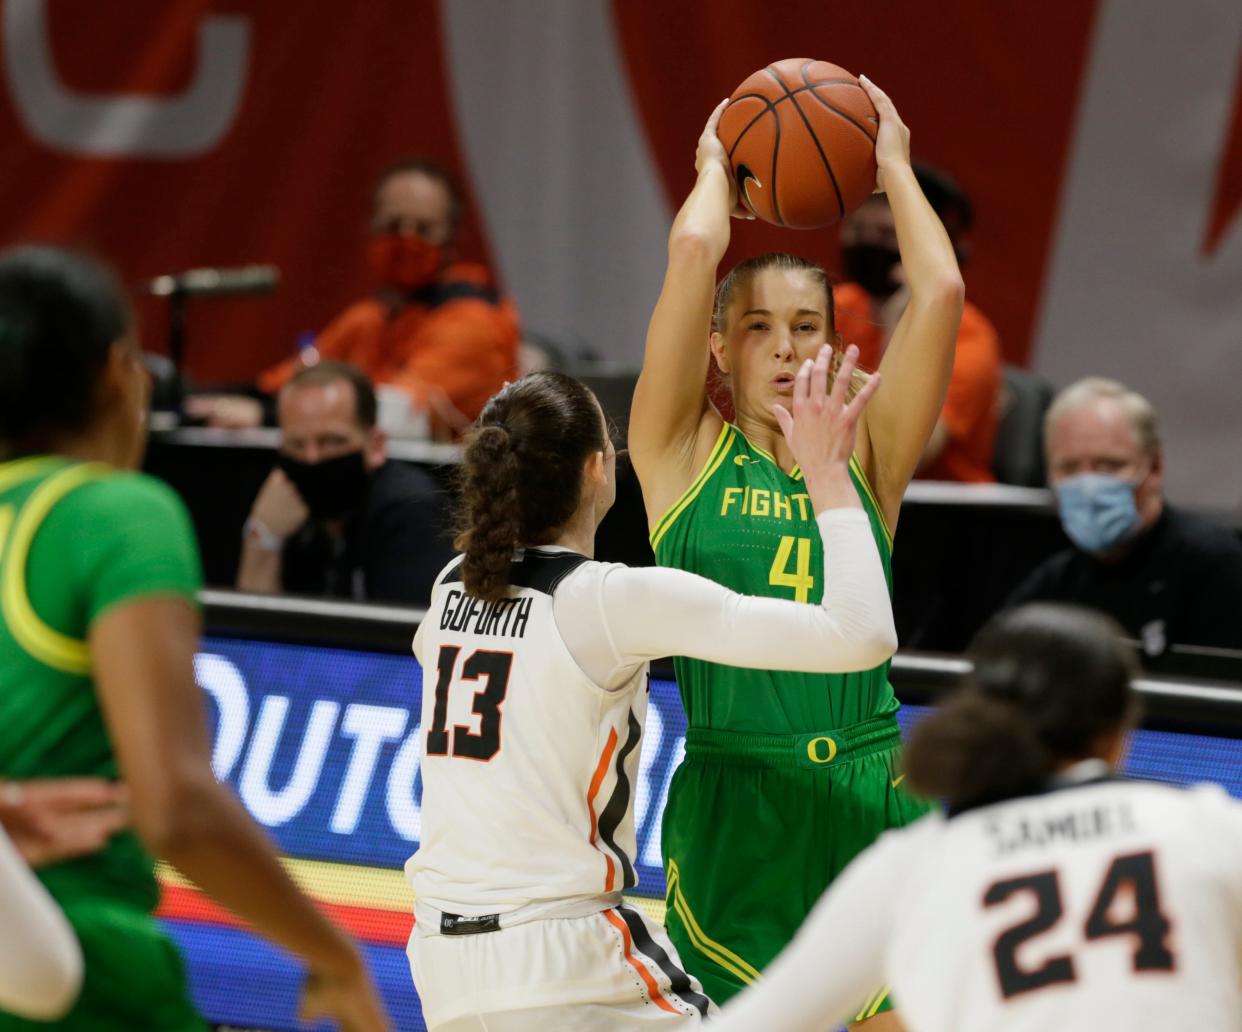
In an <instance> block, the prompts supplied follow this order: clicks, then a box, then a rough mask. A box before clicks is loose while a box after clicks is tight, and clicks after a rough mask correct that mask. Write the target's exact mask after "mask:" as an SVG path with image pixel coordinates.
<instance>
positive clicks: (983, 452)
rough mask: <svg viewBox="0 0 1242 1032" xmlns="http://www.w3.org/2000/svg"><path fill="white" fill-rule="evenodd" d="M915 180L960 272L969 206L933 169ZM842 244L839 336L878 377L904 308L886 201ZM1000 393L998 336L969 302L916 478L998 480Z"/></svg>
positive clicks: (850, 229) (836, 291)
mask: <svg viewBox="0 0 1242 1032" xmlns="http://www.w3.org/2000/svg"><path fill="white" fill-rule="evenodd" d="M915 175H916V176H917V177H918V181H919V185H920V186H921V187H922V188H923V193H924V194H925V195H926V196H927V200H928V202H929V203H930V204H931V206H932V208H933V209H934V210H935V212H936V214H937V215H938V216H939V217H940V221H941V222H942V223H943V224H944V227H945V230H946V232H948V234H949V239H950V240H951V241H952V242H953V248H954V250H955V251H956V252H957V260H958V264H959V265H965V264H966V260H967V258H968V257H969V254H968V248H967V246H966V243H965V234H966V232H967V231H968V230H969V229H970V225H971V221H972V209H971V205H970V200H969V198H968V197H967V196H966V195H965V193H963V192H962V190H961V188H960V187H959V186H958V185H957V184H956V183H955V182H953V180H952V179H950V178H949V177H948V176H946V175H944V174H943V173H940V172H937V171H935V170H934V169H930V168H927V167H926V166H915ZM840 239H841V264H842V275H843V277H844V280H845V282H843V283H840V284H838V285H837V286H836V287H834V288H833V292H832V293H833V303H834V304H835V306H836V323H837V329H838V330H839V331H840V333H841V337H842V340H843V341H844V342H845V343H847V344H857V345H858V350H859V365H860V366H861V367H862V368H864V369H875V368H877V367H878V366H879V364H880V358H881V356H882V355H883V354H884V349H885V347H887V345H888V341H889V338H890V337H891V336H892V333H893V330H894V329H895V328H896V326H897V321H898V319H900V318H901V315H902V313H903V312H904V311H905V307H906V302H907V301H908V300H909V291H908V290H907V289H906V286H905V277H904V275H903V274H902V268H901V255H900V253H899V252H898V250H897V227H896V224H895V223H894V221H893V213H892V211H891V210H890V209H889V206H888V201H887V200H886V199H885V197H884V196H883V195H882V194H873V195H872V196H871V197H870V198H869V199H868V200H867V201H866V203H864V204H863V205H862V206H861V207H860V208H859V209H858V210H857V211H855V212H854V213H852V214H851V215H850V216H849V217H848V218H846V220H845V221H844V222H843V223H842V224H841V237H840ZM1000 389H1001V350H1000V342H999V340H998V338H997V335H996V330H995V328H994V327H993V326H992V324H991V322H989V321H988V318H987V316H985V315H984V314H983V313H982V312H981V311H979V309H978V308H977V307H976V306H975V305H973V304H971V303H970V301H969V300H968V301H967V302H966V305H965V308H964V309H963V311H962V321H961V324H960V327H959V329H958V335H957V350H956V353H955V356H954V359H953V373H952V376H951V378H950V380H949V390H948V394H947V395H946V396H945V403H944V408H943V410H942V411H941V413H940V419H939V421H938V422H937V424H936V428H935V430H934V431H933V432H932V435H931V438H930V440H929V441H928V442H927V447H926V448H925V449H924V451H923V458H922V461H921V464H920V466H919V469H918V472H917V473H916V474H915V475H916V476H918V477H921V478H923V479H925V480H957V481H966V482H977V483H988V482H990V481H993V480H995V477H994V475H993V473H992V458H993V452H994V450H995V446H996V425H997V419H998V415H999V412H998V401H999V396H1000Z"/></svg>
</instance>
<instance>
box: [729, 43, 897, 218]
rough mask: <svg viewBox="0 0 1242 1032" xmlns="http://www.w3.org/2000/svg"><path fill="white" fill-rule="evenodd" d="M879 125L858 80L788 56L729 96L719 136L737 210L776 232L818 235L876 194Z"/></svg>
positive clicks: (830, 66) (840, 70) (833, 68)
mask: <svg viewBox="0 0 1242 1032" xmlns="http://www.w3.org/2000/svg"><path fill="white" fill-rule="evenodd" d="M879 126H880V119H879V116H878V115H877V114H876V111H875V106H874V105H873V104H872V103H871V98H870V97H868V96H867V94H866V92H865V91H864V90H863V88H862V86H861V85H859V82H858V79H857V78H856V77H854V76H853V75H851V74H850V73H849V72H847V71H846V70H845V69H844V68H839V67H838V66H837V65H834V64H829V63H828V62H826V61H813V60H811V59H810V58H803V57H790V58H786V59H785V60H784V61H777V62H776V63H775V64H770V65H768V66H767V67H766V68H763V69H761V70H760V71H757V72H755V74H754V75H752V76H750V78H748V79H747V80H746V81H745V82H743V83H742V84H741V85H740V86H739V87H738V88H737V89H736V90H734V91H733V96H732V97H730V98H729V104H728V106H727V107H726V108H725V109H724V112H723V113H722V114H721V116H720V125H719V127H718V128H717V130H716V134H717V136H719V138H720V142H721V143H722V144H723V145H724V149H725V153H727V154H728V155H729V161H730V162H731V163H732V166H733V174H734V177H735V178H736V180H737V189H738V197H739V199H740V200H741V202H742V204H744V205H745V206H746V207H747V208H749V209H750V210H751V211H752V212H754V214H755V215H757V216H758V217H759V218H761V219H763V220H764V221H765V222H771V223H773V224H774V225H777V226H788V227H789V228H790V229H818V228H819V227H821V226H830V225H832V223H834V222H836V221H838V220H839V219H841V218H844V217H845V215H846V214H847V213H848V212H850V211H853V210H854V209H855V208H857V207H858V206H859V205H860V204H862V202H863V201H865V200H866V199H867V196H868V195H869V194H870V193H871V191H872V190H874V189H875V174H876V165H875V136H876V132H877V131H878V130H879Z"/></svg>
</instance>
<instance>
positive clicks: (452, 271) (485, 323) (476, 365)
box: [186, 158, 519, 436]
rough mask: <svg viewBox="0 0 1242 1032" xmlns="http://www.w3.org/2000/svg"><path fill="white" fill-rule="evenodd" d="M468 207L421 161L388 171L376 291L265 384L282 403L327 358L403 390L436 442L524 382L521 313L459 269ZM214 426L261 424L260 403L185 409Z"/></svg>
mask: <svg viewBox="0 0 1242 1032" xmlns="http://www.w3.org/2000/svg"><path fill="white" fill-rule="evenodd" d="M461 214H462V200H461V196H460V194H459V193H458V191H457V188H456V186H455V185H454V184H453V182H452V180H451V179H450V178H449V177H448V175H447V174H446V173H445V172H444V171H443V170H442V169H440V168H439V167H438V166H436V165H435V164H433V163H432V162H430V161H426V160H424V159H422V158H412V159H408V160H404V161H400V162H398V163H396V164H395V165H392V166H391V167H390V168H389V169H388V170H387V171H385V172H384V173H383V175H381V176H380V179H379V181H378V183H377V184H376V188H375V195H374V210H373V213H372V218H371V226H370V235H369V237H368V239H367V243H366V260H367V264H368V266H369V268H370V270H371V273H372V276H373V278H374V281H375V283H376V290H375V293H374V294H373V295H372V296H370V297H367V298H364V299H362V300H360V301H356V302H355V303H353V304H352V305H350V306H349V307H348V308H346V309H345V311H343V312H342V313H341V314H340V315H339V316H337V317H336V318H335V319H334V320H333V321H332V322H331V323H329V324H328V326H326V327H325V328H324V330H323V331H322V332H321V333H320V334H319V335H318V337H316V339H315V346H314V347H313V348H310V349H307V350H306V351H304V352H303V354H302V355H301V356H299V357H298V358H295V359H290V360H288V361H286V362H283V363H281V364H280V365H278V366H275V367H273V368H271V369H268V370H267V371H266V372H264V373H262V374H261V375H260V376H259V378H258V382H257V385H258V388H259V389H260V391H262V392H263V393H264V394H267V395H272V394H275V393H276V392H277V391H278V390H280V388H281V387H282V386H283V385H284V384H285V383H286V382H287V381H288V380H289V378H290V377H291V376H292V375H293V374H294V373H295V372H297V370H298V369H300V368H304V367H305V366H307V365H309V364H312V363H313V362H314V361H317V360H320V359H336V360H339V361H343V362H352V363H353V364H354V365H356V366H358V367H359V368H360V369H362V370H363V371H364V372H365V373H366V374H367V375H368V376H370V377H371V379H372V381H373V382H374V383H377V384H383V385H386V386H392V387H397V388H400V389H402V390H404V391H405V392H406V393H407V394H408V395H409V397H410V401H411V403H412V405H413V406H414V407H415V408H416V409H419V410H422V411H423V412H425V413H426V414H427V415H428V417H429V420H430V423H431V426H432V428H433V430H435V431H437V432H438V433H437V435H438V436H444V435H447V434H449V433H453V432H458V431H460V430H462V429H464V428H465V427H467V426H469V425H470V423H471V422H473V420H474V418H475V416H477V415H478V414H479V412H480V411H481V410H482V408H483V404H484V402H486V401H487V399H488V398H490V397H491V396H492V395H493V394H494V393H496V391H498V390H499V389H500V388H501V387H502V386H503V385H504V383H505V381H506V380H511V379H514V378H515V376H516V363H517V348H518V338H519V329H518V316H517V310H516V309H515V308H514V306H513V303H512V301H510V300H509V299H508V298H506V297H504V296H502V295H501V294H500V293H499V291H498V290H497V288H496V286H495V284H494V283H493V282H492V279H491V276H490V275H489V273H488V271H487V269H485V268H484V267H483V266H481V265H477V264H472V263H468V262H459V261H455V260H454V258H453V251H454V243H455V240H456V236H457V229H458V225H459V223H460V221H461ZM186 411H187V412H188V413H190V414H191V415H194V416H197V417H200V418H205V419H206V420H207V422H208V423H210V424H211V425H213V426H230V427H243V426H258V425H259V424H260V423H261V422H262V421H263V414H264V413H263V405H262V403H260V402H259V401H256V400H255V399H253V398H246V397H240V396H231V395H202V396H199V397H197V398H191V399H189V400H188V402H187V405H186Z"/></svg>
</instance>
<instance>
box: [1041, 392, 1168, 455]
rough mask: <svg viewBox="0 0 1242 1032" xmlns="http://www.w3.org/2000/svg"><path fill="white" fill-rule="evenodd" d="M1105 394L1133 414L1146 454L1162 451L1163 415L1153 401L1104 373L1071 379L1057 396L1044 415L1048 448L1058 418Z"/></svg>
mask: <svg viewBox="0 0 1242 1032" xmlns="http://www.w3.org/2000/svg"><path fill="white" fill-rule="evenodd" d="M1102 398H1111V399H1113V400H1115V401H1117V402H1119V403H1120V404H1121V407H1122V408H1123V409H1125V412H1126V415H1127V416H1129V417H1130V425H1131V426H1132V427H1134V434H1135V436H1136V437H1137V438H1138V443H1139V447H1140V448H1142V449H1143V452H1144V454H1146V455H1148V456H1152V455H1155V454H1157V453H1158V452H1159V451H1160V419H1159V417H1158V416H1157V415H1156V410H1155V409H1154V408H1153V407H1152V404H1151V402H1150V401H1148V400H1147V399H1146V398H1144V397H1143V396H1142V395H1141V394H1139V393H1138V392H1137V391H1132V390H1130V388H1129V387H1127V386H1126V385H1125V384H1123V383H1121V382H1119V381H1117V380H1110V379H1108V378H1107V377H1103V376H1088V377H1086V378H1084V379H1082V380H1078V381H1076V382H1075V383H1071V384H1070V385H1069V386H1068V387H1066V388H1065V389H1064V390H1063V391H1061V393H1060V394H1058V395H1057V396H1056V397H1055V398H1053V400H1052V404H1051V405H1050V406H1049V407H1048V412H1047V414H1045V416H1044V447H1045V449H1047V447H1048V442H1049V441H1050V440H1051V439H1052V428H1053V427H1054V426H1055V425H1056V422H1057V420H1059V419H1060V418H1061V417H1062V416H1064V415H1065V414H1066V413H1068V412H1073V411H1075V410H1076V409H1080V408H1082V407H1084V406H1086V405H1089V404H1091V403H1092V402H1093V401H1099V400H1100V399H1102Z"/></svg>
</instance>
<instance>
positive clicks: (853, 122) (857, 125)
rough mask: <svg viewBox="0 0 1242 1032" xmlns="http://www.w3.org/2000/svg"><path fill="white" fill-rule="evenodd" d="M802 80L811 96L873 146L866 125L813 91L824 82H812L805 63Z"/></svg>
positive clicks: (872, 137) (873, 138)
mask: <svg viewBox="0 0 1242 1032" xmlns="http://www.w3.org/2000/svg"><path fill="white" fill-rule="evenodd" d="M802 81H803V82H804V83H806V89H807V90H808V91H810V94H811V96H812V97H814V98H815V99H816V100H818V101H819V102H820V103H821V104H823V105H824V107H826V108H827V109H828V110H829V111H831V112H832V113H833V114H835V115H837V116H838V117H840V118H844V119H845V120H846V121H847V122H849V124H850V125H852V126H854V127H855V128H857V130H858V131H859V132H860V133H862V134H863V136H865V137H866V138H867V139H868V140H870V141H871V145H872V146H873V147H874V146H875V137H874V136H872V135H871V134H870V133H869V132H867V127H866V126H865V125H863V124H862V122H860V121H858V119H856V118H855V117H854V116H853V115H851V114H850V113H849V112H848V111H846V110H844V109H843V108H839V107H837V106H836V104H833V103H831V102H830V101H827V100H824V98H823V97H821V96H820V95H819V94H818V93H816V92H815V87H816V86H823V85H824V83H820V82H816V83H812V82H811V80H810V79H808V78H807V77H806V66H805V65H803V67H802ZM858 88H859V89H860V90H861V89H862V87H861V86H859V87H858ZM798 92H799V93H802V92H803V91H802V90H798ZM790 96H792V94H790ZM877 135H878V128H877Z"/></svg>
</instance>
